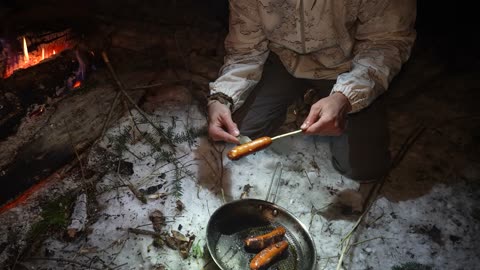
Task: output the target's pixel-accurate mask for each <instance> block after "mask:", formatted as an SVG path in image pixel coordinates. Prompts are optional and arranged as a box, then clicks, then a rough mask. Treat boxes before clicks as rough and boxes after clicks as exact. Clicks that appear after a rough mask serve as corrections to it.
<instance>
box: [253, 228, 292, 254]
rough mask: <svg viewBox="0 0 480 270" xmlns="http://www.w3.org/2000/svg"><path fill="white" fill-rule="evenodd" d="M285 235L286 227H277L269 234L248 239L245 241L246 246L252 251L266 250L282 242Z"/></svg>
mask: <svg viewBox="0 0 480 270" xmlns="http://www.w3.org/2000/svg"><path fill="white" fill-rule="evenodd" d="M285 233H286V230H285V228H284V227H277V228H275V229H274V230H273V231H271V232H269V233H267V234H263V235H259V236H252V237H248V238H247V239H245V246H246V247H248V248H251V249H264V248H265V247H267V246H270V245H271V244H273V243H276V242H279V241H281V240H282V238H283V236H284V235H285Z"/></svg>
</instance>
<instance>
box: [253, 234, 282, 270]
mask: <svg viewBox="0 0 480 270" xmlns="http://www.w3.org/2000/svg"><path fill="white" fill-rule="evenodd" d="M287 247H288V242H287V241H286V240H283V241H281V242H278V243H275V244H272V245H270V246H268V247H266V248H265V249H263V250H262V251H260V252H259V253H258V254H257V255H255V257H253V259H252V261H251V262H250V269H251V270H258V269H260V268H262V267H264V266H266V265H268V264H270V263H271V262H272V261H274V260H275V259H276V258H278V257H279V256H280V255H281V254H282V253H283V251H285V250H286V249H287Z"/></svg>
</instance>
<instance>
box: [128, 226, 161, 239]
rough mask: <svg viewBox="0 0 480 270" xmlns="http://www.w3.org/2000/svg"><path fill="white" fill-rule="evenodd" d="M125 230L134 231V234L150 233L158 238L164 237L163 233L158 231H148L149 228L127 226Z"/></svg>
mask: <svg viewBox="0 0 480 270" xmlns="http://www.w3.org/2000/svg"><path fill="white" fill-rule="evenodd" d="M127 231H128V232H130V233H134V234H140V235H150V236H153V237H159V238H162V239H164V238H165V235H163V234H161V233H158V232H154V231H149V230H143V229H137V228H128V229H127Z"/></svg>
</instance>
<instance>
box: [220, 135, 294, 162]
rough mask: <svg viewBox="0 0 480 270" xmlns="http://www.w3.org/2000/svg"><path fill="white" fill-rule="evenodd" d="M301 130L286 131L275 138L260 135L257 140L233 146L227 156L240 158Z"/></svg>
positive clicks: (233, 158) (234, 158)
mask: <svg viewBox="0 0 480 270" xmlns="http://www.w3.org/2000/svg"><path fill="white" fill-rule="evenodd" d="M300 132H302V130H301V129H299V130H296V131H292V132H289V133H285V134H282V135H278V136H275V137H273V138H272V137H268V136H264V137H260V138H258V139H255V140H253V141H251V142H247V143H244V144H241V145H237V146H235V147H234V148H232V150H230V151H229V152H228V154H227V156H228V158H229V159H231V160H237V159H240V158H241V157H244V156H247V155H250V154H253V153H255V152H258V151H260V150H262V149H265V148H267V147H268V146H269V145H270V144H272V142H273V141H274V140H276V139H280V138H283V137H287V136H291V135H295V134H298V133H300Z"/></svg>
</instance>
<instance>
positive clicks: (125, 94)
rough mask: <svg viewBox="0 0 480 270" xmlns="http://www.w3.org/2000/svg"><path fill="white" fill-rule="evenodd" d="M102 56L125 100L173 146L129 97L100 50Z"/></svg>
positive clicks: (105, 55) (104, 54)
mask: <svg viewBox="0 0 480 270" xmlns="http://www.w3.org/2000/svg"><path fill="white" fill-rule="evenodd" d="M102 57H103V61H104V62H105V64H106V65H107V67H108V70H109V71H110V74H111V75H112V77H113V79H114V80H115V83H116V84H117V86H118V90H119V91H120V92H121V93H122V94H123V95H124V96H125V97H126V98H127V100H128V101H129V102H130V104H132V105H133V106H134V107H135V109H136V110H137V111H138V113H140V115H141V116H142V117H143V118H144V119H145V121H147V122H148V123H149V124H150V125H152V127H154V128H155V129H156V130H157V132H158V133H160V134H162V135H163V136H164V137H165V139H166V140H167V142H168V144H169V145H170V146H171V147H172V148H175V145H174V144H173V142H172V141H171V140H170V139H169V138H168V136H166V134H165V133H164V132H163V131H162V130H161V129H160V128H158V127H157V126H156V125H155V124H154V123H153V122H152V121H151V120H150V118H148V116H147V114H146V113H145V112H144V111H143V110H142V109H141V108H140V107H139V106H138V104H137V103H136V102H135V101H134V100H133V99H132V98H131V97H130V95H129V94H128V93H127V92H126V91H125V87H124V86H123V84H122V82H121V81H120V79H119V78H118V76H117V73H116V72H115V70H114V69H113V66H112V64H111V63H110V60H109V59H108V56H107V53H106V52H102Z"/></svg>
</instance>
